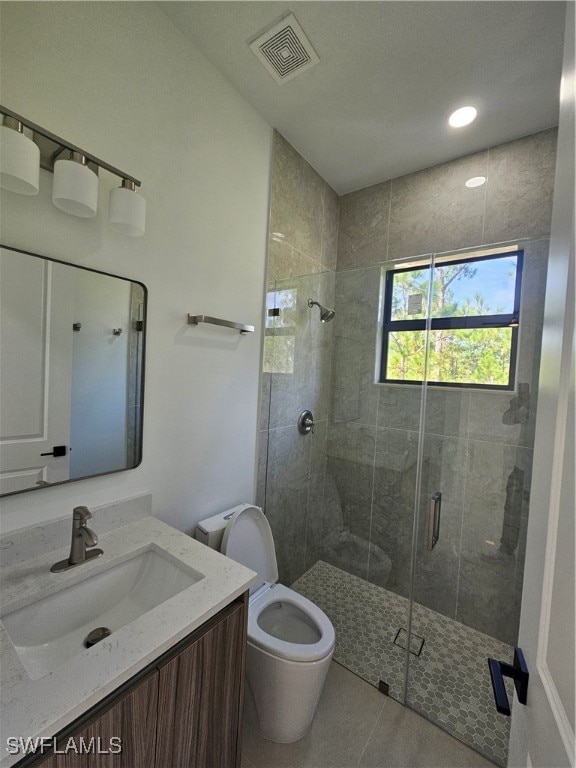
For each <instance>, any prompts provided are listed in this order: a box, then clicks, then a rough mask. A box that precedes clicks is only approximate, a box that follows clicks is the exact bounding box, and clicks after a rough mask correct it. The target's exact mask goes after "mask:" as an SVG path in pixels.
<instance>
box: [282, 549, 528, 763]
mask: <svg viewBox="0 0 576 768" xmlns="http://www.w3.org/2000/svg"><path fill="white" fill-rule="evenodd" d="M293 586H294V589H296V590H297V591H298V592H300V593H302V594H303V595H305V596H306V597H308V598H309V599H310V600H312V601H314V602H315V603H316V604H317V605H318V606H320V608H322V610H323V611H324V612H325V613H326V614H327V615H328V616H329V617H330V619H331V621H332V623H333V624H334V628H335V630H336V650H335V653H334V659H335V660H336V661H338V662H339V663H340V664H342V665H343V666H345V667H347V668H348V669H349V670H351V671H352V672H354V673H355V674H357V675H359V676H360V677H362V678H363V679H364V680H366V681H367V682H369V683H371V684H372V685H375V686H378V683H379V681H380V680H384V681H385V682H386V683H387V684H388V685H389V687H390V689H389V693H390V696H392V697H393V698H395V699H397V700H399V701H403V699H404V669H405V664H406V652H405V650H403V649H402V648H401V647H399V646H398V645H395V644H394V639H395V637H396V635H397V633H398V629H400V628H402V627H403V628H406V627H407V622H408V607H409V602H408V600H407V599H406V598H404V597H400V596H399V595H396V594H394V593H393V592H389V591H388V590H386V589H384V588H382V587H378V586H376V585H374V584H370V583H368V582H367V581H364V580H363V579H360V578H358V577H357V576H352V575H350V574H349V573H346V572H345V571H342V570H340V569H339V568H335V567H334V566H332V565H329V564H328V563H325V562H323V561H322V560H318V561H317V562H316V563H315V564H314V565H313V566H312V568H310V569H309V570H308V571H306V573H305V574H304V575H303V576H301V577H300V578H299V579H298V580H297V581H296V582H295V583H294V585H293ZM412 631H413V632H415V633H416V634H418V635H420V637H423V638H424V639H425V642H424V646H423V648H422V652H421V654H420V656H415V655H413V654H410V684H409V688H408V703H409V704H410V706H411V707H412V708H413V709H415V710H416V711H417V712H419V713H421V714H423V715H424V716H425V717H428V718H430V719H431V720H433V721H434V722H435V723H437V724H438V725H441V726H442V727H443V728H445V729H446V730H447V731H448V732H449V733H451V734H452V735H454V736H456V737H457V738H458V739H460V740H461V741H463V742H465V743H466V744H469V745H470V746H471V747H473V748H474V749H476V750H478V751H479V752H481V753H482V754H483V755H485V756H486V757H487V758H488V759H489V760H492V761H493V762H494V763H496V764H497V765H501V766H505V765H506V759H507V752H508V736H509V727H510V718H508V717H505V716H504V715H499V714H498V713H497V712H496V708H495V706H494V699H493V694H492V686H491V683H490V675H489V672H488V664H487V661H486V659H487V657H488V656H493V657H495V658H498V659H501V660H503V661H508V662H509V663H512V657H513V649H512V647H511V646H509V645H506V644H505V643H502V642H501V641H499V640H495V639H494V638H492V637H489V636H488V635H484V634H482V633H481V632H477V631H476V630H474V629H470V628H469V627H465V626H464V625H463V624H460V623H459V622H457V621H454V620H452V619H449V618H447V617H445V616H442V615H441V614H439V613H436V612H435V611H431V610H430V609H429V608H425V607H424V606H422V605H419V604H418V603H416V604H415V606H414V613H413V619H412ZM508 688H509V690H508V696H509V698H510V700H511V694H512V683H511V681H510V683H509V685H508Z"/></svg>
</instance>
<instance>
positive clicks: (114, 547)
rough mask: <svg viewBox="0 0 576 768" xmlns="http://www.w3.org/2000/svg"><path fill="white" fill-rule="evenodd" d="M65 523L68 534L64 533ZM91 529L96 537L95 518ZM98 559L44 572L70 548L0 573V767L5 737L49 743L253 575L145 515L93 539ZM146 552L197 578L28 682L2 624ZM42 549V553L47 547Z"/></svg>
mask: <svg viewBox="0 0 576 768" xmlns="http://www.w3.org/2000/svg"><path fill="white" fill-rule="evenodd" d="M71 522H72V521H71V520H70V527H71ZM92 522H94V525H92V527H93V528H94V529H95V530H96V531H98V528H97V523H96V518H95V520H94V521H91V523H92ZM98 546H99V547H101V548H102V549H103V550H104V554H103V555H102V556H101V557H99V558H96V559H94V560H92V561H88V562H86V563H84V564H82V565H80V566H78V567H76V568H72V569H70V570H68V571H64V572H61V573H51V572H50V567H51V566H52V565H53V564H54V563H55V562H56V561H58V560H62V559H65V558H67V557H68V553H69V547H63V548H62V549H58V550H51V551H47V552H45V553H44V554H41V555H38V554H37V552H34V555H35V556H34V557H32V558H31V559H20V560H19V561H18V562H16V563H13V564H10V565H4V566H3V567H2V568H0V579H1V584H2V594H1V599H0V685H1V692H0V715H1V717H0V721H1V722H0V739H1V741H0V766H1V768H8V766H10V765H13V764H14V763H16V762H18V760H20V759H21V758H22V756H23V755H22V754H17V755H10V754H9V753H8V751H7V748H6V747H7V739H8V738H9V737H12V738H14V737H24V738H26V737H53V736H55V735H56V734H57V733H58V732H59V731H60V730H62V728H64V727H65V726H66V725H68V724H69V723H71V722H72V721H73V720H75V719H76V718H77V717H79V716H80V715H82V714H83V713H84V712H86V711H87V710H88V709H90V708H91V707H92V706H94V705H95V704H97V703H98V702H99V701H100V700H102V699H103V698H104V697H105V696H107V695H108V694H110V693H112V692H113V691H114V690H115V689H116V688H118V687H119V686H120V685H122V684H123V683H125V682H126V681H128V680H129V679H130V678H131V677H133V676H134V675H135V674H137V673H138V672H139V671H141V670H142V669H143V668H144V667H146V666H147V665H148V664H150V663H151V662H153V661H154V660H155V659H157V658H158V657H159V656H161V655H162V654H163V653H164V652H165V651H167V650H168V649H170V648H171V647H172V646H173V645H174V644H175V643H177V642H179V641H180V640H182V639H183V638H185V637H186V636H187V635H189V634H190V633H191V632H192V631H193V630H195V629H197V628H198V627H200V626H201V625H202V624H204V622H206V621H207V620H208V619H209V618H211V617H212V616H214V615H215V614H216V613H218V611H219V610H221V609H222V608H224V607H225V606H226V605H228V604H229V603H230V602H232V600H234V599H235V598H236V597H238V596H239V595H241V594H243V593H244V592H245V591H246V590H247V589H248V588H249V587H250V585H251V584H252V582H253V580H254V578H255V574H254V573H253V572H252V571H250V570H249V569H248V568H245V567H244V566H242V565H239V564H238V563H235V562H234V561H233V560H230V559H229V558H227V557H224V556H223V555H221V554H219V553H218V552H215V551H213V550H211V549H209V548H208V547H206V546H204V545H203V544H200V543H199V542H198V541H196V540H195V539H192V538H191V537H190V536H188V535H186V534H184V533H182V532H180V531H177V530H176V529H174V528H172V527H171V526H169V525H166V524H165V523H163V522H161V521H160V520H158V519H156V518H154V517H151V516H148V517H144V518H142V519H140V520H136V521H135V522H129V523H128V524H124V525H121V526H120V527H117V528H115V529H113V530H109V531H107V532H105V533H103V534H101V535H100V536H99V542H98ZM148 548H155V549H160V550H163V551H164V552H165V553H167V555H168V556H169V557H172V558H173V559H175V560H176V561H177V562H179V563H181V564H182V565H183V566H184V567H187V568H189V569H192V570H194V571H196V572H197V573H198V574H201V575H202V578H201V579H200V580H199V581H197V582H196V583H195V584H193V585H192V586H191V587H188V588H186V589H184V590H183V591H181V592H179V593H178V594H176V595H175V596H174V597H171V598H170V599H168V600H166V601H165V602H163V603H160V605H157V606H156V607H155V608H153V609H152V610H150V611H148V612H147V613H145V614H143V615H142V616H140V617H139V618H137V619H135V620H134V621H132V622H131V623H129V624H126V625H125V626H124V627H121V628H120V629H118V630H116V631H114V632H113V633H112V634H111V635H110V636H109V637H107V638H106V639H104V640H101V641H100V642H99V643H97V644H96V645H94V646H92V648H88V649H84V650H82V651H80V652H79V653H78V654H77V655H75V656H72V657H70V658H68V659H67V661H66V662H65V664H63V665H62V666H59V667H57V668H56V669H53V670H52V672H50V673H49V674H47V675H45V676H44V677H41V678H40V679H37V680H31V679H30V677H29V676H28V674H27V672H26V670H25V669H24V667H23V665H22V662H21V661H20V658H19V656H18V654H17V652H16V650H15V648H14V645H13V644H12V641H11V640H10V637H9V636H8V633H7V631H6V629H5V627H4V624H3V623H2V621H1V617H2V616H5V615H6V614H8V613H11V612H12V611H15V610H17V609H19V608H22V607H24V606H26V605H28V604H31V603H34V602H36V601H37V600H40V599H42V598H44V597H47V596H48V595H51V594H54V593H56V592H59V591H60V590H61V589H64V588H66V587H68V586H71V585H74V584H76V583H78V582H81V581H84V580H85V579H89V575H90V573H93V574H95V573H98V572H100V571H102V570H106V569H108V568H110V567H112V566H113V565H115V564H116V563H121V562H122V561H123V560H126V559H127V558H129V557H131V556H134V555H135V554H136V553H138V552H139V551H145V550H146V549H148ZM48 549H49V548H48Z"/></svg>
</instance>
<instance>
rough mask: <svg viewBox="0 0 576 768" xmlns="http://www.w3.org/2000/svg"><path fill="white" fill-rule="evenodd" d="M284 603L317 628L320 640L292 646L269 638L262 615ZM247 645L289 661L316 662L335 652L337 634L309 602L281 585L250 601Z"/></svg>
mask: <svg viewBox="0 0 576 768" xmlns="http://www.w3.org/2000/svg"><path fill="white" fill-rule="evenodd" d="M281 603H286V604H288V605H290V606H294V607H295V608H296V609H297V610H299V611H301V612H302V614H303V615H304V617H305V618H307V619H308V620H309V621H310V622H311V623H312V624H313V626H314V628H315V629H316V631H317V633H318V635H319V639H318V640H317V641H316V642H315V643H294V642H290V641H287V640H281V639H280V638H279V637H276V636H274V635H270V634H269V633H268V632H266V631H265V630H264V629H262V627H261V626H260V624H259V623H258V619H259V618H260V616H261V614H262V613H263V612H264V611H265V610H266V609H267V608H269V607H271V606H274V605H275V604H281ZM248 642H249V643H252V644H253V645H255V646H256V647H257V648H261V649H262V650H263V651H266V652H267V653H270V654H272V655H273V656H277V657H279V658H281V659H287V660H289V661H318V660H319V659H323V658H324V657H325V656H328V655H329V654H330V653H332V651H333V650H334V644H335V642H336V635H335V632H334V627H333V626H332V623H331V622H330V619H329V618H328V616H326V614H325V613H324V611H323V610H322V609H321V608H318V606H317V605H315V604H314V603H313V602H312V601H311V600H308V598H306V597H304V595H300V594H299V593H298V592H294V590H293V589H290V588H289V587H285V586H284V585H283V584H271V585H270V587H269V588H268V589H263V590H262V591H261V592H259V593H258V594H257V595H254V597H252V598H250V605H249V608H248Z"/></svg>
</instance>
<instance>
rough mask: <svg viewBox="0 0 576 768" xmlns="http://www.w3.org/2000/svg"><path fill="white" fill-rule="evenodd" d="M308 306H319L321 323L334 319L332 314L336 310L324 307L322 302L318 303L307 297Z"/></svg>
mask: <svg viewBox="0 0 576 768" xmlns="http://www.w3.org/2000/svg"><path fill="white" fill-rule="evenodd" d="M308 306H309V307H314V306H316V307H319V308H320V322H321V323H329V322H330V320H333V319H334V315H335V314H336V312H335V311H334V310H333V309H327V308H326V307H323V306H322V304H320V303H319V302H317V301H314V300H313V299H308Z"/></svg>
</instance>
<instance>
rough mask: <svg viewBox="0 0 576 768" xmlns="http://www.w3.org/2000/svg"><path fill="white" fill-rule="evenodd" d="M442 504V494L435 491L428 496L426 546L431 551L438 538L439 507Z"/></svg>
mask: <svg viewBox="0 0 576 768" xmlns="http://www.w3.org/2000/svg"><path fill="white" fill-rule="evenodd" d="M441 506H442V494H441V493H440V491H436V493H433V494H432V496H431V497H430V502H429V504H428V543H427V547H428V549H429V550H430V551H431V550H433V549H434V547H435V546H436V542H437V541H438V539H439V538H440V508H441Z"/></svg>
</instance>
